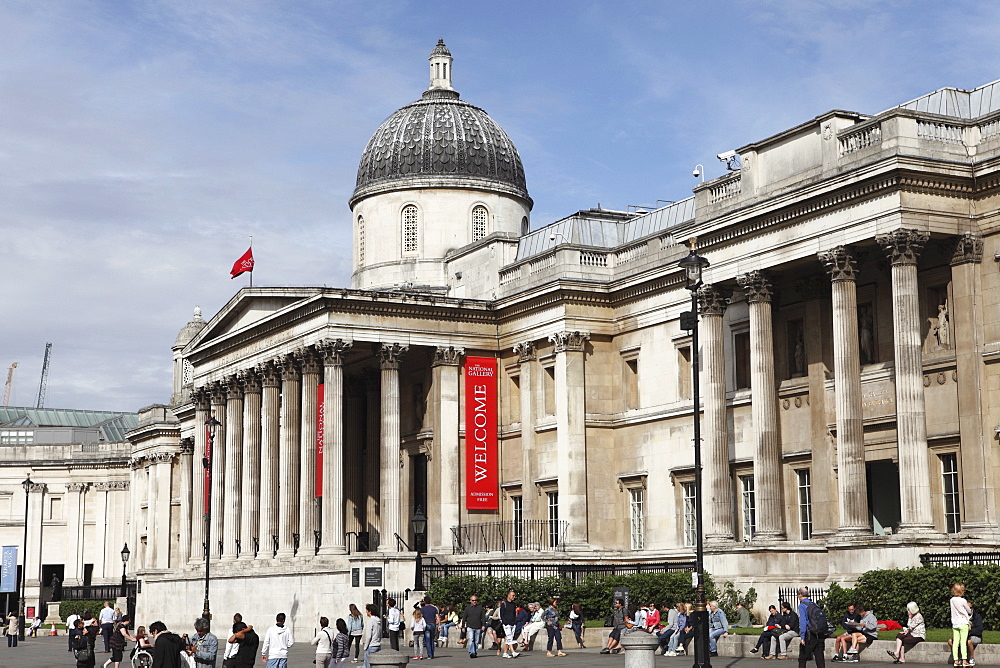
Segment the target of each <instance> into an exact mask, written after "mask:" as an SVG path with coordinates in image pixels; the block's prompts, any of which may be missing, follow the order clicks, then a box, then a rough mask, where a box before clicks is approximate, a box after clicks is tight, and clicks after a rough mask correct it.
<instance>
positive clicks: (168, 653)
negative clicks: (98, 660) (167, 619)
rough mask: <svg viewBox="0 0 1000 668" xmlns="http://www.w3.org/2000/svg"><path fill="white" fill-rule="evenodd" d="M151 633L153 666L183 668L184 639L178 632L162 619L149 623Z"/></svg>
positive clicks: (156, 667)
mask: <svg viewBox="0 0 1000 668" xmlns="http://www.w3.org/2000/svg"><path fill="white" fill-rule="evenodd" d="M95 628H96V627H95ZM149 635H150V637H151V638H152V639H153V666H152V668H181V652H184V650H185V645H184V640H182V639H181V637H180V636H179V635H177V634H176V633H174V632H172V631H168V630H167V625H166V624H164V623H163V622H161V621H155V622H153V623H152V624H150V625H149ZM95 637H96V636H95Z"/></svg>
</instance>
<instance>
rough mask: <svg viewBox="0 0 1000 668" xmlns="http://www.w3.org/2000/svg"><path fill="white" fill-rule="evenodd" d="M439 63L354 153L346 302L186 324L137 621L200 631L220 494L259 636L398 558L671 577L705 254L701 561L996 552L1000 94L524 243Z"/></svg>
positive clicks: (950, 100) (144, 485)
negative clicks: (627, 570)
mask: <svg viewBox="0 0 1000 668" xmlns="http://www.w3.org/2000/svg"><path fill="white" fill-rule="evenodd" d="M451 65H452V58H451V55H450V53H449V52H448V50H447V48H446V47H445V46H444V44H443V43H439V44H438V45H437V47H435V49H434V51H433V52H432V54H431V57H430V67H431V80H430V87H429V89H428V90H427V91H426V92H425V93H424V95H423V96H422V98H421V99H420V100H417V101H416V102H413V103H411V104H409V105H407V106H405V107H403V108H402V109H400V110H399V111H397V112H396V113H395V114H393V115H392V116H390V117H389V119H387V120H386V121H385V122H384V123H383V124H382V126H380V127H379V128H378V129H377V130H376V131H375V134H374V135H373V137H372V140H371V141H370V142H369V144H368V146H367V148H366V149H365V152H364V155H363V156H362V159H361V164H360V167H359V171H358V180H357V188H356V190H355V193H354V195H353V197H352V198H351V200H350V206H351V210H352V213H353V220H354V268H355V270H354V275H353V279H352V286H351V287H349V288H348V287H345V288H337V289H331V288H270V287H254V288H245V289H242V290H240V291H239V292H238V293H237V294H236V295H234V296H233V298H232V299H231V300H230V302H229V303H228V304H226V306H225V307H224V308H223V309H222V310H221V311H220V312H219V313H217V314H216V315H214V316H213V317H212V318H211V319H210V320H209V321H208V322H205V321H203V320H202V319H201V317H200V315H198V314H196V316H195V318H194V320H192V322H191V323H189V324H188V325H187V326H186V327H185V328H184V330H183V331H182V332H181V335H180V336H179V338H178V340H177V342H176V343H175V346H174V364H175V380H174V388H173V395H172V399H171V402H170V404H169V406H164V407H153V408H150V409H148V411H147V413H149V411H153V412H156V416H154V417H152V418H151V417H149V415H146V417H145V418H144V420H143V426H141V427H139V428H138V429H137V430H135V431H134V432H132V434H131V435H130V437H131V439H132V441H133V443H134V445H135V452H134V456H135V460H136V461H138V462H140V463H139V464H138V466H142V467H146V466H149V462H150V461H152V462H153V464H152V465H151V466H149V469H148V470H149V471H150V472H149V473H148V474H147V475H146V477H145V480H144V481H143V482H139V481H138V480H134V481H133V485H132V488H133V495H134V498H133V501H132V504H133V509H134V512H142V510H143V509H145V512H146V515H145V518H146V519H145V522H144V524H135V525H134V526H133V528H132V531H133V535H134V539H135V540H136V541H137V543H141V544H143V545H144V546H145V547H144V550H143V556H142V558H143V559H144V562H143V564H142V565H141V568H142V569H143V570H141V571H140V577H141V578H142V580H143V589H142V594H141V595H140V601H139V608H140V615H142V614H145V615H154V616H156V615H162V616H164V617H168V618H170V615H176V616H177V621H178V622H179V621H182V620H186V619H187V618H188V617H193V616H194V615H196V614H198V613H199V612H200V609H201V599H202V586H203V584H202V581H201V579H200V578H201V577H202V574H203V570H204V555H203V552H202V550H201V546H202V544H203V543H204V542H205V527H204V525H203V523H202V517H203V514H202V511H203V509H204V507H205V498H206V497H205V495H206V492H208V491H210V494H211V503H210V506H211V522H210V525H209V529H210V536H211V539H210V540H209V541H208V542H209V546H208V547H209V551H210V554H211V559H212V560H213V562H214V563H213V566H212V568H213V573H214V575H213V582H214V584H213V594H212V605H213V610H215V611H217V612H219V613H221V614H224V615H228V614H229V613H231V612H234V611H236V610H237V609H239V610H240V611H241V612H243V614H244V616H245V617H248V618H253V619H256V620H266V619H268V618H269V617H270V615H271V614H273V612H275V611H277V610H278V609H284V610H286V611H291V612H293V614H295V615H297V618H299V619H301V620H302V621H296V622H295V624H296V625H298V624H302V625H304V626H308V625H309V624H311V623H312V621H311V620H312V618H313V616H314V615H317V614H319V613H321V612H322V613H326V612H328V611H330V610H334V611H335V610H342V609H344V608H345V607H346V604H347V603H348V602H356V603H362V602H365V601H366V600H367V597H369V596H370V591H371V589H372V588H373V587H385V588H388V589H389V590H391V591H402V590H403V589H404V588H412V587H413V584H412V582H413V579H414V578H413V575H414V560H415V559H414V552H413V550H414V549H415V548H416V549H420V550H421V551H425V552H426V553H427V554H428V555H430V556H433V557H434V558H435V559H436V560H438V561H439V562H442V563H481V564H486V563H492V564H496V563H501V562H504V561H509V562H516V563H535V564H541V563H546V562H559V563H570V562H573V563H589V562H599V563H604V562H621V561H649V562H660V561H665V560H671V559H689V558H690V557H691V555H692V550H693V548H692V545H693V542H694V533H693V532H694V515H693V501H694V498H695V492H696V490H695V486H694V482H693V481H694V469H693V450H692V447H691V438H692V417H693V416H692V399H691V396H692V360H693V356H692V350H691V337H690V332H688V331H686V330H683V329H682V328H681V326H680V316H681V313H682V312H684V311H686V310H687V309H688V308H689V306H690V296H689V293H688V291H687V290H686V289H685V284H684V278H683V275H682V272H681V271H680V269H679V268H678V265H677V263H678V261H679V260H680V259H681V258H682V257H683V256H684V255H685V254H686V253H687V252H688V246H687V244H688V241H689V240H690V239H696V242H695V243H696V246H697V249H698V252H699V253H700V254H702V255H704V256H705V257H706V258H708V259H709V261H710V262H711V266H710V268H709V269H708V270H707V280H706V285H705V286H704V287H703V288H702V289H701V290H700V291H699V293H698V303H699V311H700V339H701V351H700V353H701V362H702V370H701V389H702V396H703V398H704V400H703V405H702V406H701V410H702V414H703V424H704V429H703V451H704V456H705V457H704V458H705V462H704V479H705V489H704V491H703V494H704V500H705V509H706V534H707V539H708V553H709V556H708V562H707V565H708V569H709V570H710V571H711V572H712V573H713V574H715V575H716V576H717V577H722V578H725V579H732V580H734V581H736V582H738V583H740V584H741V585H743V586H747V585H753V586H756V587H758V589H759V590H761V591H762V594H763V595H764V596H765V597H768V598H770V597H771V596H772V595H773V591H774V587H776V586H778V585H787V584H798V583H802V582H805V583H807V584H822V583H826V582H830V581H849V580H851V579H852V578H853V577H855V576H856V575H857V574H859V573H860V572H863V571H864V570H867V569H869V568H873V567H884V566H910V565H916V564H918V563H919V562H918V555H919V554H920V553H923V552H933V551H948V550H969V549H980V548H983V549H988V548H995V547H997V543H998V532H1000V518H998V511H1000V508H998V507H997V500H996V496H995V490H996V487H997V473H998V472H997V468H996V464H995V462H996V461H997V457H996V449H997V430H998V427H997V425H1000V401H997V400H996V399H994V396H995V395H996V390H998V389H1000V365H997V364H996V362H997V361H1000V317H998V316H1000V312H998V311H997V309H996V308H995V306H996V303H997V302H998V301H1000V282H998V278H1000V272H998V267H997V263H996V261H995V260H994V256H995V255H996V254H997V253H998V251H1000V248H998V239H1000V236H998V235H997V232H996V227H995V226H996V221H997V210H998V206H997V202H998V198H997V192H998V186H1000V94H997V95H992V93H993V92H994V89H995V88H1000V84H990V85H988V86H984V87H983V88H980V89H976V90H975V91H960V90H955V89H942V90H940V91H937V92H934V93H931V94H930V95H927V96H924V97H922V98H920V99H918V100H914V101H913V102H910V103H907V104H903V105H900V106H899V107H895V108H893V109H890V110H887V111H885V112H882V113H880V114H877V115H874V116H867V115H863V114H857V113H850V112H843V111H832V112H829V113H827V114H824V115H822V116H819V117H817V118H814V119H812V120H809V121H806V122H804V123H803V124H801V125H799V126H797V127H794V128H791V129H789V130H786V131H785V132H782V133H780V134H778V135H775V136H773V137H769V138H767V139H764V140H761V141H758V142H755V143H752V144H748V145H746V146H744V147H742V148H739V149H738V150H737V153H738V155H739V157H740V165H739V168H738V170H736V171H732V172H730V173H728V174H727V175H726V176H724V177H721V178H718V179H715V180H713V181H709V182H706V183H702V184H699V185H698V186H697V187H696V188H695V189H694V195H693V197H689V198H688V199H684V200H682V201H679V202H677V203H674V204H670V205H669V206H666V207H663V208H660V209H657V210H655V211H636V212H621V211H608V210H602V209H596V210H595V209H591V210H585V211H580V212H578V213H576V214H573V215H571V216H569V217H567V218H565V219H563V220H560V221H557V222H554V223H551V224H549V225H546V226H544V227H541V228H540V229H536V230H535V231H530V225H529V222H528V219H529V216H530V209H531V204H532V202H531V199H530V197H529V196H528V192H527V188H526V183H525V179H524V172H523V168H522V166H521V162H520V158H519V156H518V154H517V151H516V149H515V148H514V145H513V143H512V142H511V140H510V138H509V137H508V136H507V135H506V134H505V133H504V132H503V130H502V129H501V128H500V126H499V125H497V124H496V123H495V122H494V121H493V120H492V119H490V118H489V116H487V115H486V113H485V112H484V111H482V110H481V109H478V108H476V107H474V106H472V105H470V104H468V103H466V102H465V101H463V100H461V98H460V97H459V94H458V93H457V92H456V91H455V90H454V88H453V86H452V70H451ZM997 92H1000V90H998V91H997ZM483 359H485V360H486V362H482V361H481V360H483ZM492 360H495V362H493V361H492ZM491 365H492V366H491ZM473 366H475V368H476V369H477V370H478V371H477V372H476V373H475V374H472V373H470V371H469V369H471V368H473ZM490 369H492V370H493V371H490ZM480 390H482V392H483V393H484V394H482V395H479V394H477V393H478V392H479V391H480ZM493 391H495V397H494V395H493V394H487V393H489V392H493ZM480 396H482V397H487V396H488V400H487V399H480ZM487 404H488V406H489V407H488V409H487V408H485V407H486V406H487ZM480 408H482V410H483V413H482V415H480V413H478V412H476V411H477V410H479V409H480ZM494 409H495V410H494ZM493 413H495V420H496V423H497V424H496V428H495V430H494V429H493V428H492V427H491V426H485V427H484V426H483V425H490V424H491V423H489V422H488V420H489V419H492V417H493ZM212 416H214V417H215V418H216V420H218V422H219V425H218V426H217V427H216V428H215V435H214V440H213V439H212V438H211V434H210V433H209V431H208V430H207V429H206V428H205V424H206V421H208V420H209V419H210V418H211V417H212ZM480 419H482V420H483V422H482V423H480V422H479V420H480ZM479 429H482V434H484V436H481V435H480V432H479V431H477V430H479ZM494 431H495V435H496V445H495V450H493V449H491V448H493V447H494V446H493V445H492V444H490V443H488V442H487V441H489V439H490V438H492V437H491V436H489V434H492V433H493V432H494ZM484 438H485V439H486V440H482V439H484ZM480 444H481V447H480ZM208 446H213V447H212V448H211V449H212V458H211V464H210V465H211V471H212V477H211V485H210V486H208V487H206V485H205V483H204V481H205V472H204V469H203V467H202V463H203V461H204V458H205V456H206V447H208ZM319 450H321V451H322V455H321V457H320V456H318V451H319ZM143 458H144V459H143ZM135 470H136V471H146V470H147V468H136V469H135ZM473 489H475V490H477V491H476V492H475V494H471V493H470V490H473ZM173 499H178V500H179V505H178V506H176V507H175V506H174V505H173V503H172V500H173ZM418 511H420V512H422V513H423V514H426V517H427V533H426V539H425V540H424V537H422V536H418V535H415V534H414V529H413V526H412V519H413V518H414V516H415V515H416V514H418ZM140 527H144V528H140ZM418 541H419V542H418ZM352 569H358V570H357V574H358V577H359V580H354V579H353V575H354V573H352ZM361 574H364V577H361ZM369 576H370V578H371V580H370V581H369ZM376 582H377V584H376ZM251 592H252V594H253V595H252V596H247V594H248V593H251ZM170 619H171V621H172V618H170ZM260 623H263V622H260Z"/></svg>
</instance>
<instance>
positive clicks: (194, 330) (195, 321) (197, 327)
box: [174, 306, 208, 348]
mask: <svg viewBox="0 0 1000 668" xmlns="http://www.w3.org/2000/svg"><path fill="white" fill-rule="evenodd" d="M207 324H208V323H207V322H205V321H204V320H202V317H201V307H200V306H195V307H194V315H192V316H191V320H190V321H189V322H188V324H186V325H184V327H183V328H182V329H181V331H180V332H178V333H177V338H176V339H175V340H174V348H183V347H184V346H186V345H187V344H189V343H191V340H192V339H193V338H194V337H196V336H198V334H199V333H200V332H201V330H203V329H205V325H207Z"/></svg>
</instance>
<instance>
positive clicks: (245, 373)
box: [236, 368, 260, 394]
mask: <svg viewBox="0 0 1000 668" xmlns="http://www.w3.org/2000/svg"><path fill="white" fill-rule="evenodd" d="M236 376H237V378H238V379H239V382H240V383H241V384H242V385H243V391H244V392H245V393H246V394H257V393H259V392H260V376H259V375H258V373H257V370H256V369H254V368H250V369H243V370H242V371H240V372H239V373H238V374H236Z"/></svg>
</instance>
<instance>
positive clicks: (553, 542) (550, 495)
mask: <svg viewBox="0 0 1000 668" xmlns="http://www.w3.org/2000/svg"><path fill="white" fill-rule="evenodd" d="M545 498H546V499H547V501H548V510H549V547H559V492H547V493H546V494H545Z"/></svg>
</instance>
